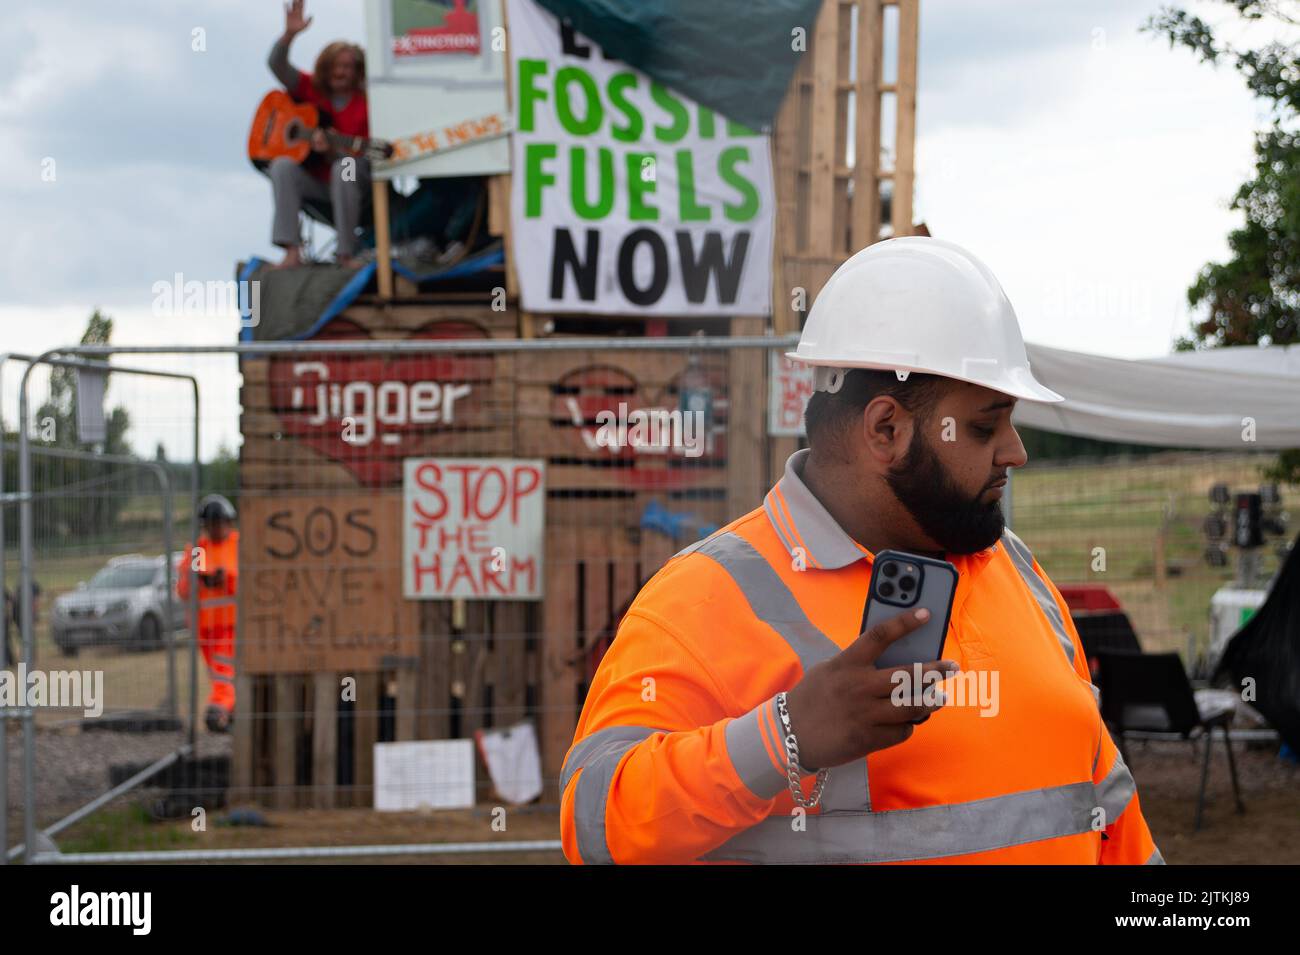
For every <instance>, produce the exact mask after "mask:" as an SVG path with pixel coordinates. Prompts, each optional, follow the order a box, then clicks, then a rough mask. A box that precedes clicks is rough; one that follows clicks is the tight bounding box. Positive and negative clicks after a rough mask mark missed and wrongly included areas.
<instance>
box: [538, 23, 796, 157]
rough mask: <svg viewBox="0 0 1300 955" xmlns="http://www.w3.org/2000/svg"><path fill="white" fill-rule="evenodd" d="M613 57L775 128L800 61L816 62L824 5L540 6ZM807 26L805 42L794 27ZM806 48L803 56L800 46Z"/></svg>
mask: <svg viewBox="0 0 1300 955" xmlns="http://www.w3.org/2000/svg"><path fill="white" fill-rule="evenodd" d="M538 3H540V4H541V6H542V7H544V8H545V9H547V10H549V11H550V12H551V13H553V14H554V15H555V16H557V17H558V18H559V19H560V20H561V21H565V20H567V21H568V23H569V24H570V25H571V26H572V27H573V29H575V30H577V31H578V32H579V33H581V34H582V35H583V36H586V37H588V38H589V39H591V40H593V41H594V42H596V43H597V44H599V45H600V47H601V48H602V49H603V50H604V51H605V54H606V55H607V56H610V57H613V58H615V59H618V60H622V61H623V62H624V63H627V64H628V65H630V66H634V67H636V68H637V69H639V70H641V71H642V72H644V73H646V74H648V75H649V76H650V77H651V78H652V79H655V80H658V81H659V82H660V83H662V84H664V85H665V86H667V87H669V88H670V89H673V90H676V91H677V92H679V93H684V94H685V95H687V96H689V97H691V98H692V99H694V100H696V101H697V102H700V103H702V104H704V105H705V106H708V107H710V108H711V109H714V110H717V111H718V112H719V113H721V114H722V115H724V116H726V117H728V118H729V119H733V120H736V121H737V122H741V123H744V124H745V125H746V126H749V127H750V128H751V129H756V130H764V131H766V130H768V129H769V128H770V127H771V125H772V121H773V120H774V119H775V117H776V113H777V110H778V109H780V106H781V100H782V99H783V98H784V97H785V91H786V87H788V86H789V85H790V76H791V75H792V74H793V73H794V69H795V67H796V66H798V64H799V57H801V56H811V55H812V53H811V43H810V40H811V37H812V33H813V23H814V21H815V20H816V19H817V11H818V9H819V8H820V7H821V0H713V2H709V0H704V2H701V0H538ZM798 27H802V29H803V33H802V43H801V44H797V43H796V34H795V29H796V28H798ZM799 45H801V46H802V48H803V52H799V51H798V50H797V49H796V47H797V46H799Z"/></svg>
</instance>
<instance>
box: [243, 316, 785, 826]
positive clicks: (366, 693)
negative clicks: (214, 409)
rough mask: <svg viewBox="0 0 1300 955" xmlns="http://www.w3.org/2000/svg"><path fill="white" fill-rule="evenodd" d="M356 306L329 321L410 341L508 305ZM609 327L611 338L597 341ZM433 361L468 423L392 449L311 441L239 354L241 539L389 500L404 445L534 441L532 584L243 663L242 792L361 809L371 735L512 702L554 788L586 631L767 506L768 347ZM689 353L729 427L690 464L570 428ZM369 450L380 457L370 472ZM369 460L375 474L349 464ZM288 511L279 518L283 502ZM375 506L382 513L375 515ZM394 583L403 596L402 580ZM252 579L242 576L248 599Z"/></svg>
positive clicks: (502, 446) (431, 447)
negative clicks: (702, 544)
mask: <svg viewBox="0 0 1300 955" xmlns="http://www.w3.org/2000/svg"><path fill="white" fill-rule="evenodd" d="M365 308H366V310H361V311H355V312H353V311H349V312H348V313H345V315H344V318H345V319H347V322H346V324H340V325H339V326H337V327H336V328H335V329H334V330H333V331H332V332H331V334H337V335H350V336H357V335H359V334H360V332H359V331H358V329H360V330H361V332H364V337H369V338H392V337H404V336H405V335H407V334H409V333H410V332H411V331H412V330H427V328H428V326H429V323H430V322H445V323H450V324H453V325H454V324H455V323H465V322H473V323H478V326H479V327H480V328H482V329H484V330H485V333H486V334H485V337H503V336H505V335H506V334H507V333H509V332H510V331H511V322H512V319H510V318H507V319H497V320H495V322H496V323H495V324H494V319H493V318H492V317H491V316H490V315H488V314H486V311H487V310H486V309H484V308H482V307H481V306H479V307H471V306H469V305H456V306H426V305H419V306H415V305H410V304H405V305H399V304H393V305H390V306H387V307H380V306H375V305H367V306H366V307H365ZM417 311H418V312H419V313H420V314H419V315H416V314H415V313H416V312H417ZM719 326H721V327H723V328H724V329H729V330H730V331H731V333H733V334H744V335H756V334H761V333H762V331H763V329H764V327H765V322H764V321H763V320H762V319H747V318H736V319H732V320H730V321H729V322H728V321H724V322H721V323H719V322H714V323H713V328H712V329H711V330H712V331H714V332H715V333H716V331H717V328H718V327H719ZM646 327H647V329H649V325H648V324H647V326H646ZM563 334H564V333H563V332H561V333H559V336H557V337H562V336H563ZM582 334H584V335H589V334H590V332H589V331H584V332H582ZM617 341H620V340H619V339H613V338H611V339H610V342H611V345H614V344H616V342H617ZM445 359H446V356H428V357H422V359H421V360H422V361H424V362H425V364H424V365H421V366H418V367H419V370H420V371H421V372H424V371H426V370H427V369H428V368H429V367H430V366H429V362H433V363H435V364H436V365H437V368H436V372H437V374H436V378H437V379H438V380H444V381H445V380H450V381H455V382H459V383H467V384H471V385H473V386H475V387H476V388H477V389H478V391H477V395H476V397H478V398H480V405H479V406H478V407H477V408H476V409H475V410H474V411H473V413H472V414H470V415H468V416H467V417H466V418H465V419H463V421H462V422H461V423H462V424H463V425H464V426H463V427H460V428H456V429H451V430H449V431H446V432H444V433H437V434H433V435H430V434H428V433H420V434H419V435H418V442H419V443H418V444H404V445H402V446H400V447H399V448H398V450H397V452H396V453H394V454H392V455H387V456H385V455H384V454H382V453H379V454H376V453H375V452H372V451H364V452H361V451H359V452H358V453H357V455H356V456H353V455H347V454H344V455H341V454H338V453H337V448H335V449H334V451H335V453H334V454H333V455H331V454H330V453H328V452H329V449H328V448H324V449H322V447H321V442H320V441H319V440H314V438H315V436H314V435H313V434H311V433H310V432H308V431H305V430H304V429H303V428H302V427H301V422H300V421H295V419H294V414H297V415H299V417H301V416H302V414H303V412H302V411H301V410H299V411H297V412H295V411H293V409H292V408H286V405H287V404H288V403H289V402H288V399H287V397H286V385H285V384H284V381H283V379H282V378H281V379H277V376H276V373H275V369H274V368H273V367H272V364H271V362H272V359H270V358H254V359H246V360H245V361H244V362H243V370H244V378H245V381H244V388H243V390H242V393H241V398H242V402H243V415H242V425H243V428H244V448H243V453H242V459H241V475H242V481H243V491H244V493H245V494H246V496H247V500H248V502H249V505H248V513H249V514H250V515H262V519H261V521H260V522H255V524H257V525H258V526H253V525H250V526H248V527H245V528H243V529H242V531H241V542H242V544H243V549H244V552H245V553H247V554H250V555H255V554H256V553H257V548H258V547H259V543H260V542H261V541H262V538H259V536H258V535H259V534H261V535H263V538H265V537H266V535H267V533H268V532H267V530H266V525H268V524H269V523H270V521H269V519H268V518H267V517H266V515H265V514H263V512H267V513H277V514H280V515H281V517H280V518H278V520H279V522H280V524H281V525H284V524H285V523H288V524H290V525H304V526H305V524H306V523H307V518H306V517H304V514H305V515H308V516H309V515H310V514H312V513H318V514H319V513H320V512H322V511H330V512H336V513H334V516H333V518H331V519H330V521H331V522H332V524H334V525H337V526H344V525H345V524H346V516H347V514H348V513H349V512H348V508H351V507H354V506H361V504H362V503H364V502H369V503H370V504H371V505H372V506H374V507H375V508H379V509H382V508H385V507H388V508H389V509H391V505H392V502H393V501H395V500H397V499H398V498H399V497H400V490H399V489H400V486H401V478H400V470H396V469H393V468H392V467H391V465H392V464H395V463H400V460H401V457H403V456H406V455H410V454H424V453H428V454H451V455H464V456H486V455H493V456H510V457H540V458H543V459H545V460H546V461H547V484H548V501H547V532H546V550H547V553H546V559H547V564H546V568H547V569H546V573H545V598H544V600H543V601H541V602H540V603H532V604H529V603H518V602H499V603H490V602H484V601H422V602H418V603H416V605H415V606H414V608H413V617H412V621H413V622H412V623H411V624H410V627H411V628H412V629H413V630H414V631H415V632H414V633H413V634H412V636H413V637H414V641H413V643H412V645H411V647H413V649H412V648H408V649H407V650H404V651H403V653H402V654H401V655H400V656H399V657H397V658H394V659H386V660H380V661H378V662H376V661H373V660H372V661H371V663H370V665H363V666H361V667H360V669H358V668H357V667H356V666H351V667H348V668H339V667H338V666H333V665H331V664H330V662H329V660H327V659H322V663H321V665H320V666H319V667H318V668H317V672H306V671H305V670H300V671H292V670H287V669H285V668H284V664H283V662H282V661H281V662H276V663H275V664H274V666H275V669H274V671H273V672H255V671H253V670H250V669H249V668H247V667H245V668H242V669H241V670H240V676H239V680H238V693H239V699H240V706H239V712H238V714H237V718H236V723H235V766H234V779H233V782H234V785H235V788H236V790H237V791H238V792H240V793H244V794H247V796H246V798H254V799H257V800H258V801H260V802H262V803H264V804H267V805H282V806H290V807H292V806H299V807H302V806H349V805H368V804H369V802H370V799H371V795H370V794H371V787H372V785H373V755H372V754H373V745H374V743H375V742H379V741H387V740H390V739H448V738H457V737H466V736H469V735H471V734H472V733H473V731H474V730H475V729H478V728H481V727H485V726H501V725H508V724H510V723H513V722H516V721H517V720H518V719H520V718H523V717H525V716H530V717H533V718H536V719H537V720H538V722H539V728H540V737H541V745H542V751H543V772H544V774H545V776H546V779H547V782H548V786H549V788H548V790H547V797H548V798H555V797H558V792H557V791H556V790H555V789H554V784H555V782H556V781H557V780H558V776H559V771H560V765H561V763H562V761H563V757H564V755H565V753H566V752H567V750H568V747H569V745H570V743H571V742H572V736H573V731H574V727H575V725H576V721H577V715H578V712H579V709H580V706H581V702H582V698H583V695H584V694H585V690H586V682H587V679H588V675H589V668H590V664H591V662H592V660H593V658H592V655H591V652H590V651H591V649H592V647H593V646H594V645H596V644H597V643H598V642H599V640H600V639H601V636H602V635H605V636H608V635H609V633H610V632H611V631H612V629H613V628H614V627H615V626H616V625H617V622H618V619H619V615H620V614H621V612H622V610H623V609H624V608H625V607H626V605H627V603H628V602H630V600H631V599H632V597H633V596H635V594H636V592H637V591H638V589H639V588H640V585H641V584H642V583H643V582H644V581H645V580H646V579H648V578H649V577H650V576H651V575H653V573H654V572H655V571H656V570H657V569H658V568H659V567H660V566H661V565H662V564H663V563H664V561H666V560H667V559H668V558H669V557H670V556H672V554H674V553H676V551H677V550H679V549H680V548H681V547H683V546H685V545H686V544H688V543H690V542H691V541H693V540H694V539H696V537H697V536H698V530H699V529H700V528H701V527H705V526H717V525H720V524H722V523H725V522H726V521H727V520H730V519H731V518H732V517H734V516H738V515H739V514H742V513H744V512H745V511H748V510H749V509H751V508H753V507H755V506H758V504H759V503H761V500H762V494H763V492H764V491H765V490H766V484H765V476H764V469H763V467H761V466H758V467H756V466H754V463H755V462H760V463H761V462H762V461H763V460H765V458H766V454H767V445H766V437H765V433H764V432H765V408H766V400H765V399H766V394H765V390H764V388H765V385H764V373H765V369H766V353H765V352H763V351H762V350H759V349H746V350H736V351H732V352H720V351H703V350H698V349H697V350H696V352H695V356H694V357H692V352H691V349H690V339H689V337H686V336H683V337H682V348H681V349H680V350H677V349H673V350H670V351H650V350H635V349H629V348H622V349H619V348H616V347H615V348H611V349H603V348H602V349H599V350H598V351H596V352H586V353H584V352H578V351H568V350H565V351H554V352H537V353H508V352H507V353H499V354H498V355H496V356H495V360H494V362H493V363H492V367H490V368H489V367H488V363H486V362H485V361H484V360H483V356H482V355H478V356H456V358H455V359H454V360H445ZM365 361H367V362H369V363H370V364H369V365H368V366H367V369H368V370H367V373H366V374H365V375H364V377H365V378H366V379H367V380H387V379H388V378H390V377H391V378H393V379H403V378H410V377H411V375H410V374H409V372H410V369H409V368H403V367H402V364H401V362H388V363H387V364H379V363H380V362H382V361H383V360H382V359H375V358H369V359H366V360H365ZM695 365H698V366H699V368H700V369H701V370H702V372H703V373H704V374H705V376H706V379H707V381H708V383H709V385H710V388H711V390H712V392H713V394H714V404H713V414H714V418H715V420H716V421H717V422H718V423H719V424H722V425H725V432H721V433H720V435H719V437H720V438H721V440H715V445H714V447H713V448H712V450H711V452H710V453H708V454H705V455H703V456H702V457H701V458H700V459H699V460H693V459H690V458H686V457H685V456H682V458H681V459H680V460H669V459H668V458H667V456H666V455H659V456H657V457H656V456H651V455H642V456H638V455H636V454H635V453H623V452H620V453H618V454H614V455H611V454H610V452H609V451H608V450H606V449H604V448H599V449H593V448H591V447H590V446H589V445H587V444H586V443H585V442H584V441H583V440H582V437H581V432H582V429H581V428H577V427H575V425H574V421H573V417H572V408H573V406H574V405H576V406H577V408H578V410H579V414H580V416H581V417H582V419H583V423H584V425H594V424H595V421H594V418H595V414H596V412H597V411H599V410H602V409H608V410H610V411H615V412H616V411H617V405H618V402H619V401H620V400H625V401H628V403H629V405H633V406H636V405H641V406H654V407H664V408H668V409H672V408H675V407H676V406H677V404H678V402H679V400H680V391H679V389H680V383H681V380H682V376H683V375H684V373H685V372H686V371H687V369H688V368H690V367H693V366H695ZM357 367H358V366H357V365H356V364H355V363H353V364H350V365H349V366H348V368H349V370H350V371H355V370H356V368H357ZM502 368H505V369H506V373H504V374H503V373H502ZM336 377H337V376H336ZM421 380H425V379H424V377H423V375H422V376H421ZM737 409H738V410H737ZM425 430H426V432H427V429H425ZM367 456H368V457H367ZM608 458H613V459H614V460H608ZM376 459H378V461H379V463H380V464H388V465H390V467H389V470H387V471H381V470H380V468H379V466H378V465H376V464H375V461H376ZM367 461H368V462H369V463H370V464H371V465H372V467H371V468H370V469H369V470H367V469H366V468H365V467H359V464H365V463H367ZM733 463H734V464H735V465H736V466H732V464H733ZM629 479H630V480H629ZM259 500H260V501H261V502H262V503H261V504H259V503H258V501H259ZM267 502H271V503H267ZM385 502H386V503H385ZM264 504H265V505H266V506H263V505H264ZM271 504H274V507H273V508H271ZM652 505H653V506H656V507H659V508H662V509H663V510H665V511H667V512H669V513H670V514H673V515H682V514H690V515H692V516H693V518H694V521H693V522H688V523H685V524H684V525H683V527H682V528H681V530H680V531H679V533H678V535H677V536H676V537H674V536H671V535H669V534H666V533H662V532H659V531H655V530H650V529H643V528H642V527H641V523H642V517H643V515H644V514H645V512H646V509H647V507H650V506H652ZM285 511H288V512H289V514H290V515H291V516H290V517H288V518H286V517H284V516H283V514H284V512H285ZM376 519H378V518H376ZM325 520H326V519H325V518H321V519H320V520H319V521H318V522H317V523H323V522H325ZM385 520H387V518H383V519H379V522H380V524H383V526H385V527H387V526H388V524H384V521H385ZM259 526H260V528H261V529H260V530H259ZM277 533H281V534H282V533H283V532H282V531H279V530H277ZM305 536H306V535H305V533H304V537H305ZM387 536H391V537H393V539H394V540H396V537H397V535H396V533H395V532H393V533H391V534H388V535H387ZM279 540H280V543H281V546H282V548H283V543H284V540H283V538H279ZM397 545H398V549H399V550H400V541H397ZM263 556H264V555H263ZM381 562H383V563H384V564H385V566H387V565H389V564H391V565H393V577H394V579H395V581H396V580H397V578H398V577H399V564H398V562H397V560H396V558H393V557H392V555H391V554H390V555H388V556H385V557H382V558H381ZM308 563H310V562H308ZM246 569H247V570H248V571H249V572H250V573H255V572H256V571H257V569H258V561H257V559H254V557H252V556H250V558H249V560H248V562H247V567H246ZM246 579H248V578H246ZM250 586H251V584H250ZM394 586H395V587H396V592H397V593H400V582H396V583H395V584H394ZM253 594H254V591H253V590H249V591H248V592H247V595H246V599H251V595H253ZM390 602H391V599H390ZM398 603H405V601H398ZM242 626H243V624H241V627H242ZM241 632H243V631H241ZM344 677H352V678H354V679H355V680H356V681H357V701H356V702H355V703H348V702H344V701H342V700H341V699H340V690H341V681H342V680H343V679H344ZM244 701H249V702H248V703H247V704H246V703H245V702H244ZM480 770H482V767H481V766H480ZM483 779H484V780H485V779H486V775H485V774H484V775H483ZM484 785H485V786H486V783H485V784H484ZM484 793H486V790H484Z"/></svg>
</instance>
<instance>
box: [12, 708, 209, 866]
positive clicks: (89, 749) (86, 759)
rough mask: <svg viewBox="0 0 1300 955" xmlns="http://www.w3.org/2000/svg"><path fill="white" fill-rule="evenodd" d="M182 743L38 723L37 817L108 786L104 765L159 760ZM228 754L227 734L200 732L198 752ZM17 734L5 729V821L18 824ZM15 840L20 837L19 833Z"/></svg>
mask: <svg viewBox="0 0 1300 955" xmlns="http://www.w3.org/2000/svg"><path fill="white" fill-rule="evenodd" d="M186 741H187V737H184V736H181V735H179V734H177V733H110V732H103V731H98V732H94V733H81V732H78V731H77V730H76V728H75V727H69V728H67V729H64V730H55V729H46V728H41V727H38V729H37V731H36V804H37V806H38V807H39V811H38V815H37V821H38V823H39V824H42V825H48V824H49V823H51V822H55V821H57V820H58V819H61V818H63V817H64V816H66V815H67V814H68V813H70V812H72V811H73V810H75V809H77V808H78V807H80V806H83V805H85V804H86V803H88V802H89V801H90V800H92V799H94V798H95V797H96V796H98V795H100V794H101V793H104V792H105V791H107V790H108V788H109V776H108V772H109V767H110V766H112V765H114V764H118V763H143V762H150V761H153V760H156V759H161V758H162V757H163V756H166V755H167V754H168V753H170V752H173V751H174V750H175V749H176V748H177V747H178V746H180V745H181V744H182V743H184V742H186ZM229 752H230V737H229V736H217V735H213V734H211V733H207V732H203V731H201V732H200V733H199V735H198V755H200V756H214V755H219V754H222V753H229ZM22 758H23V737H22V732H21V730H20V727H19V726H17V725H14V726H13V727H12V728H11V729H10V731H9V774H8V791H9V820H10V822H9V824H10V827H11V829H10V832H11V834H10V840H11V841H18V840H16V839H15V837H14V835H13V833H14V831H15V830H14V828H13V827H14V826H19V827H21V825H22V798H23V797H22V782H23V780H22ZM19 838H21V837H19Z"/></svg>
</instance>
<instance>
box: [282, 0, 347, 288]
mask: <svg viewBox="0 0 1300 955" xmlns="http://www.w3.org/2000/svg"><path fill="white" fill-rule="evenodd" d="M311 20H312V18H311V17H308V16H306V15H305V12H304V7H303V0H292V2H291V3H289V4H287V5H286V6H285V11H284V34H283V35H282V36H281V37H280V38H279V39H278V40H276V42H275V46H273V47H272V48H271V56H270V59H269V61H268V64H267V65H268V66H270V68H271V72H272V73H274V74H275V77H276V79H278V80H279V81H280V82H281V83H283V84H284V86H285V89H287V90H288V92H289V95H290V96H292V97H293V98H294V99H295V100H297V101H298V102H300V103H310V104H312V105H313V106H315V107H317V108H318V109H319V110H320V111H321V115H322V121H323V122H324V123H325V124H326V125H328V126H330V127H331V128H333V129H335V130H337V131H338V132H340V133H342V134H344V135H346V136H361V137H368V136H369V135H370V117H369V111H368V108H367V104H366V94H365V76H366V61H365V54H364V52H363V51H362V49H361V47H359V46H357V45H356V44H355V43H348V42H347V41H345V40H338V41H335V42H334V43H331V44H329V45H328V46H326V47H325V49H323V50H321V52H320V56H318V57H317V58H316V68H315V70H314V72H312V73H303V72H301V71H299V70H297V69H295V68H294V67H293V66H291V65H290V64H289V44H290V43H292V42H293V38H294V37H296V36H297V35H298V34H299V33H301V32H302V31H303V30H305V29H307V27H309V26H311ZM312 150H313V151H312V155H311V156H310V157H309V158H308V159H307V162H306V163H304V164H303V165H301V166H300V165H298V164H297V163H295V162H294V161H293V160H291V159H286V158H280V159H275V160H273V161H272V162H271V165H270V169H269V173H270V176H271V186H272V189H273V191H274V194H275V216H274V219H273V222H272V226H271V241H272V242H273V243H275V244H276V245H278V246H280V247H281V248H283V249H284V250H285V256H284V259H283V260H282V261H281V262H280V263H279V264H278V265H277V266H276V267H277V268H291V267H294V266H298V265H302V264H303V259H302V250H301V245H302V236H301V233H300V232H299V225H298V213H299V212H300V211H301V210H302V207H303V202H304V201H305V200H313V201H326V200H328V202H329V204H330V208H331V212H332V216H333V221H334V229H335V231H336V232H337V233H338V243H337V246H336V250H335V257H336V260H337V262H338V264H339V265H343V266H353V265H356V264H357V263H356V259H355V255H356V251H357V227H358V226H359V225H360V224H361V214H362V209H363V206H364V202H365V197H366V191H367V190H368V189H369V187H370V166H369V161H368V160H367V159H366V158H365V157H364V156H349V155H346V154H342V153H338V152H336V151H334V150H333V149H332V148H331V146H330V144H329V142H328V140H327V139H326V137H325V135H324V134H323V133H322V132H320V131H317V132H316V133H315V134H314V135H313V136H312Z"/></svg>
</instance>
